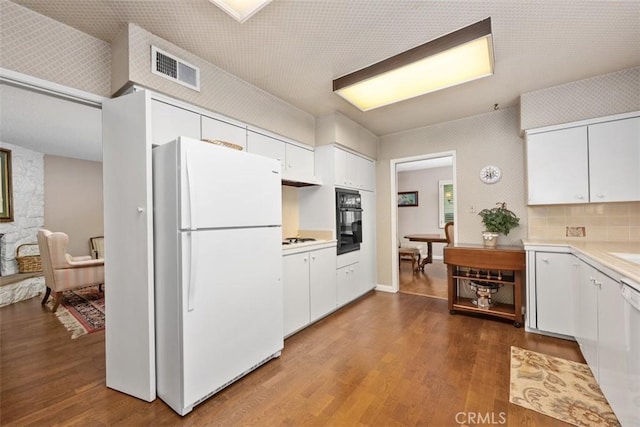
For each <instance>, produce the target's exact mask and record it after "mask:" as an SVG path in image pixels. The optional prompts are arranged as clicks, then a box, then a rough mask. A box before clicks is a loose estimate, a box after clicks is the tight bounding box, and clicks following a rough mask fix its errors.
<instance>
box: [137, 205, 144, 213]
mask: <svg viewBox="0 0 640 427" xmlns="http://www.w3.org/2000/svg"><path fill="white" fill-rule="evenodd" d="M143 212H144V209H142V208H141V207H140V206H138V213H139V214H141V213H143Z"/></svg>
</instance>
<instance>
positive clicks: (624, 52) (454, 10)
mask: <svg viewBox="0 0 640 427" xmlns="http://www.w3.org/2000/svg"><path fill="white" fill-rule="evenodd" d="M13 2H14V3H16V4H19V5H23V6H25V7H27V8H30V9H32V10H34V11H36V12H38V13H41V14H44V15H46V16H49V17H51V18H53V19H54V20H57V21H60V22H63V23H65V24H67V25H69V26H71V27H74V28H77V29H79V30H80V31H82V32H85V33H87V34H90V35H92V36H94V37H97V38H99V39H101V40H104V41H107V42H111V41H113V40H114V39H115V38H116V36H117V34H118V33H119V32H120V31H122V28H124V26H125V25H126V23H127V22H133V23H136V24H137V25H139V26H141V27H142V28H144V29H145V30H147V31H149V32H151V33H153V34H156V35H157V36H159V37H161V38H163V39H165V40H167V41H169V42H171V43H173V44H175V45H177V46H179V47H181V48H183V49H186V50H187V51H190V52H192V53H193V54H195V55H197V56H199V57H200V58H202V59H204V60H206V61H208V62H210V63H212V64H214V65H216V66H218V67H220V68H222V69H224V70H226V71H228V72H229V73H231V74H233V75H235V76H237V77H239V78H241V79H243V80H246V81H247V82H249V83H251V84H253V85H255V86H257V87H259V88H261V89H264V90H266V91H267V92H269V93H271V94H273V95H275V96H277V97H279V98H281V99H283V100H285V101H287V102H288V103H290V104H292V105H294V106H296V107H298V108H300V109H301V110H304V111H306V112H308V113H310V114H312V115H314V116H316V117H318V116H322V115H326V114H329V113H331V112H335V111H338V112H340V113H342V114H344V115H345V116H347V117H349V118H350V119H351V120H354V121H355V122H357V123H359V124H361V125H362V126H364V127H365V128H367V129H369V130H371V131H372V132H373V133H375V134H376V135H387V134H390V133H394V132H400V131H403V130H407V129H414V128H418V127H421V126H427V125H430V124H435V123H442V122H445V121H449V120H454V119H459V118H462V117H468V116H472V115H477V114H481V113H485V112H491V111H493V107H494V104H498V105H499V107H500V108H501V109H504V108H509V107H516V106H517V105H518V101H519V96H520V94H522V93H527V92H532V91H536V90H540V89H544V88H548V87H551V86H555V85H560V84H565V83H569V82H573V81H577V80H581V79H585V78H589V77H593V76H597V75H602V74H607V73H610V72H614V71H619V70H623V69H628V68H632V67H636V66H640V55H639V54H638V52H640V25H638V22H639V21H640V1H604V0H603V1H598V0H595V1H588V2H585V1H575V0H540V1H535V2H531V1H529V2H508V1H455V2H440V1H400V2H399V1H397V0H335V1H294V0H278V1H272V2H271V3H269V4H268V5H266V6H265V7H264V8H263V9H262V10H260V12H259V13H257V14H255V15H254V16H252V17H251V19H249V20H247V21H246V22H244V23H242V24H240V23H238V22H237V21H235V20H234V19H233V18H231V17H230V16H228V15H227V14H226V13H225V12H224V11H222V10H221V9H220V8H218V7H216V6H215V5H213V4H212V3H211V2H209V1H207V0H192V1H161V2H149V1H146V0H131V1H115V0H95V1H83V2H81V3H82V7H78V4H77V2H72V1H68V0H48V1H41V0H13ZM487 17H491V23H492V33H493V42H494V55H495V73H494V75H493V76H490V77H487V78H484V79H480V80H476V81H473V82H469V83H465V84H463V85H460V86H456V87H453V88H449V89H446V90H442V91H439V92H434V93H430V94H427V95H423V96H420V97H417V98H414V99H411V100H408V101H404V102H400V103H398V104H394V105H390V106H387V107H383V108H379V109H376V110H372V111H368V112H361V111H358V110H357V109H356V108H355V107H353V106H351V105H350V104H349V103H348V102H346V101H344V100H343V99H342V98H340V97H339V96H338V95H336V94H334V93H333V91H332V84H331V83H332V80H333V79H335V78H337V77H339V76H342V75H345V74H348V73H350V72H353V71H355V70H358V69H360V68H363V67H366V66H368V65H370V64H373V63H376V62H379V61H381V60H383V59H385V58H388V57H390V56H393V55H396V54H398V53H400V52H403V51H405V50H408V49H410V48H412V47H415V46H418V45H420V44H422V43H425V42H427V41H429V40H432V39H434V38H437V37H440V36H442V35H444V34H447V33H450V32H452V31H455V30H456V29H459V28H462V27H465V26H467V25H469V24H471V23H474V22H477V21H479V20H482V19H485V18H487ZM18 21H19V20H16V19H13V20H12V19H11V17H8V19H7V20H6V21H4V20H3V22H8V23H16V22H18ZM16 25H17V24H16ZM5 27H6V25H5ZM43 31H46V29H44V30H43Z"/></svg>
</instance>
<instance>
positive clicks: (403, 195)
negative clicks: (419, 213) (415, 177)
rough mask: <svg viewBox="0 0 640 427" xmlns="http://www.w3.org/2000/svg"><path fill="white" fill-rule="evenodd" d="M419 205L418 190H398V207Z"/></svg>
mask: <svg viewBox="0 0 640 427" xmlns="http://www.w3.org/2000/svg"><path fill="white" fill-rule="evenodd" d="M406 206H418V192H417V191H400V192H398V207H406Z"/></svg>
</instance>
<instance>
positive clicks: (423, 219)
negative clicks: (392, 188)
mask: <svg viewBox="0 0 640 427" xmlns="http://www.w3.org/2000/svg"><path fill="white" fill-rule="evenodd" d="M452 179H453V168H452V167H451V166H448V167H440V168H430V169H421V170H416V171H406V172H398V181H397V186H398V191H417V192H418V206H415V207H414V206H403V207H399V208H398V217H397V218H398V238H399V239H400V241H401V243H402V246H415V245H416V243H415V242H411V243H410V242H409V241H408V240H407V239H404V238H403V236H406V235H407V234H441V235H443V236H444V229H442V228H440V226H439V211H438V207H439V196H438V194H439V187H438V182H439V181H441V180H452ZM443 247H444V244H439V243H434V244H433V255H434V257H437V258H441V257H442V248H443Z"/></svg>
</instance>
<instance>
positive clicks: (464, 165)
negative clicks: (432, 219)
mask: <svg viewBox="0 0 640 427" xmlns="http://www.w3.org/2000/svg"><path fill="white" fill-rule="evenodd" d="M518 118H519V115H518V110H517V109H515V108H509V109H505V110H498V111H494V112H491V113H486V114H481V115H478V116H473V117H468V118H464V119H460V120H455V121H451V122H447V123H441V124H438V125H433V126H428V127H424V128H419V129H413V130H410V131H406V132H401V133H396V134H391V135H386V136H383V137H381V138H380V144H379V147H378V161H377V163H376V189H377V196H378V198H377V213H378V222H377V230H376V232H377V238H378V242H377V243H378V251H377V252H378V283H380V284H382V285H391V282H392V277H391V276H392V266H391V263H392V262H394V261H393V260H392V257H391V247H392V246H390V245H394V244H397V243H394V242H392V241H391V234H392V233H391V231H392V227H395V226H396V224H393V223H392V221H391V209H392V208H395V200H392V199H391V194H392V190H391V171H390V165H391V160H392V159H399V158H406V157H413V156H418V155H426V154H433V153H442V152H447V151H455V153H456V174H457V176H456V184H457V188H456V190H457V202H458V206H457V218H456V221H457V225H456V226H457V232H458V238H457V241H458V242H459V243H473V244H481V243H482V237H481V233H482V223H481V221H480V217H479V216H478V214H477V211H479V210H480V209H483V208H491V207H494V206H495V204H496V202H507V205H508V207H509V209H511V210H512V211H514V212H515V213H516V214H517V215H518V216H519V217H520V219H521V220H520V224H521V225H520V227H518V228H516V229H514V230H512V231H511V233H509V235H508V236H506V237H505V238H504V239H501V243H503V244H515V243H520V241H521V239H522V238H523V237H525V236H526V231H527V210H526V206H525V167H524V143H523V140H522V138H521V137H520V136H519V133H520V132H519V121H518ZM486 165H496V166H499V167H500V168H501V169H502V173H503V178H502V179H501V180H500V181H499V182H498V183H496V184H491V185H487V184H483V183H482V182H481V181H480V179H479V174H480V169H481V168H482V167H483V166H486ZM393 197H394V198H395V194H394V196H393ZM471 205H473V206H474V207H475V208H476V213H471V212H470V210H469V207H470V206H471Z"/></svg>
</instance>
